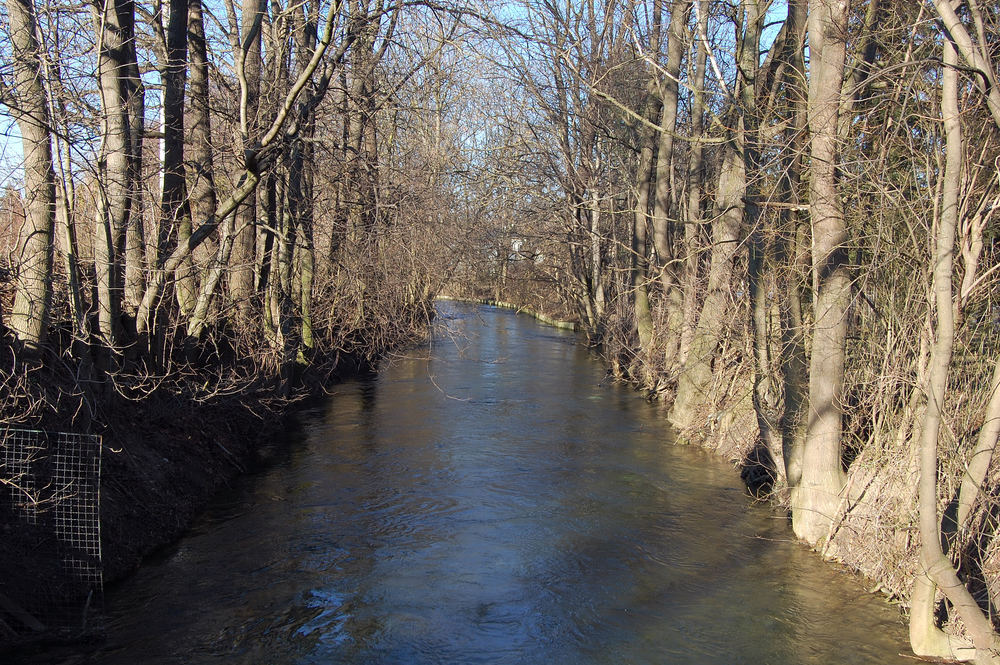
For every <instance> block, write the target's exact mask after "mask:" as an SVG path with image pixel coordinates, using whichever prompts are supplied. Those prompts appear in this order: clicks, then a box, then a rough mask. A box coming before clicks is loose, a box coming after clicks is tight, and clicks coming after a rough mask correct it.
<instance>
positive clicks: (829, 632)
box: [74, 304, 912, 665]
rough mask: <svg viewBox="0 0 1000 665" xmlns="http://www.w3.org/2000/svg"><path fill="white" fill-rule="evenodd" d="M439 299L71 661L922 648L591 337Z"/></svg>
mask: <svg viewBox="0 0 1000 665" xmlns="http://www.w3.org/2000/svg"><path fill="white" fill-rule="evenodd" d="M440 311H441V317H440V318H439V321H438V328H437V331H436V334H435V335H434V337H433V340H432V343H431V344H430V346H429V348H425V349H421V350H417V351H414V352H412V354H411V356H410V357H407V358H403V359H397V360H395V361H394V362H392V363H390V364H387V365H386V366H385V367H384V369H383V370H382V371H381V373H380V374H379V375H378V377H377V378H376V379H373V380H370V381H361V382H355V383H348V384H345V385H342V386H338V387H337V389H336V394H335V395H333V396H332V397H331V398H330V399H329V401H328V402H327V404H326V405H325V407H324V408H322V409H318V410H315V411H314V412H312V413H310V414H307V415H306V416H305V417H304V430H305V433H306V434H305V437H304V440H302V441H300V442H295V443H294V444H293V445H292V447H291V450H290V451H289V452H288V453H287V455H286V456H285V458H284V459H283V460H282V461H281V462H280V463H279V464H277V465H276V466H273V467H271V468H269V469H268V470H267V471H265V472H263V473H262V474H259V475H256V476H252V477H250V478H248V479H246V480H245V481H244V482H242V484H241V486H239V487H237V488H235V489H233V490H232V491H230V492H229V493H228V494H227V495H225V496H222V497H220V498H219V500H218V501H217V502H216V503H215V504H214V505H213V506H212V508H211V509H210V510H209V511H208V512H207V514H206V515H204V517H203V518H202V519H201V520H200V522H199V523H198V525H197V526H196V528H195V529H194V530H193V531H192V532H191V533H190V534H189V535H187V536H186V537H185V538H184V539H183V540H182V541H181V542H180V543H179V544H178V545H177V546H175V547H174V548H173V549H172V550H171V551H170V552H168V553H167V554H166V555H165V556H163V557H161V558H160V559H159V560H157V561H155V562H152V563H150V564H148V565H146V566H144V567H143V568H142V570H141V571H140V572H139V573H138V574H137V575H136V576H135V577H134V578H132V579H131V580H129V581H128V582H127V583H126V584H124V585H121V586H120V587H118V588H117V589H115V590H114V591H112V592H111V593H110V594H109V598H108V610H109V613H110V614H111V618H110V624H111V625H110V630H109V633H110V635H109V640H108V642H107V643H106V645H105V646H104V647H103V648H102V650H101V651H100V652H99V653H96V654H94V655H92V656H91V657H90V658H89V659H87V660H84V661H79V660H76V659H74V662H92V663H108V664H118V663H121V664H128V665H133V664H137V663H148V664H166V663H171V664H173V663H261V664H271V663H274V664H285V663H317V664H320V663H322V664H327V663H364V664H367V663H447V664H451V663H456V664H463V663H542V664H544V665H556V664H561V663H566V664H586V663H608V664H620V663H679V664H681V663H682V664H685V665H690V664H700V663H712V664H716V663H717V664H732V663H748V664H753V665H779V664H784V663H788V664H812V663H815V664H817V665H819V664H823V665H827V664H829V663H839V664H841V665H844V664H850V663H872V664H879V665H883V664H887V663H912V660H909V659H906V658H903V657H900V656H899V655H898V654H900V653H901V652H907V648H906V643H905V631H904V626H903V624H902V622H901V620H900V618H899V614H898V612H897V611H896V610H895V609H894V608H892V607H890V606H889V605H887V604H886V603H884V602H883V601H881V600H880V599H879V598H877V597H873V596H869V595H866V594H865V593H864V592H863V590H862V589H861V587H860V586H859V585H858V584H857V583H856V582H855V581H854V580H853V579H852V578H851V577H849V576H847V575H845V574H844V573H841V572H839V571H837V570H836V569H834V568H833V567H831V566H829V565H828V564H824V563H822V562H820V561H819V560H817V558H816V557H815V556H814V555H813V554H811V553H809V552H808V551H807V550H805V549H804V548H802V547H801V546H799V545H797V544H796V543H793V542H790V540H791V533H790V530H789V528H788V525H787V523H786V522H785V521H783V520H780V519H777V518H776V517H775V516H774V514H773V513H772V512H771V511H770V510H769V509H768V508H767V507H766V506H760V505H751V504H750V503H749V501H748V499H747V498H746V496H745V493H744V490H743V487H742V485H741V484H740V481H739V478H738V476H737V474H736V472H735V471H734V470H733V469H731V468H730V467H729V466H728V465H726V464H725V463H724V462H722V461H720V460H718V459H716V458H714V457H712V456H710V455H708V454H706V453H704V452H701V451H698V450H692V449H689V448H681V447H675V446H672V445H671V434H670V431H669V429H668V428H667V427H666V425H665V424H664V419H663V414H662V413H661V412H659V411H658V410H657V408H656V406H654V405H650V404H647V403H646V402H645V401H643V400H642V399H641V398H640V397H639V396H638V395H637V394H636V393H635V392H633V391H631V390H629V389H628V388H624V387H620V386H615V385H604V386H601V385H599V384H600V381H601V378H602V376H603V371H602V369H601V366H600V364H599V362H598V361H597V360H596V359H595V358H594V357H592V356H591V355H589V354H588V353H587V352H586V351H585V350H584V349H582V348H581V347H580V346H578V345H577V344H576V343H575V339H574V338H573V336H572V335H570V334H567V333H564V332H561V331H558V330H555V329H552V328H548V327H544V326H542V325H540V324H538V323H536V322H535V321H533V320H531V319H528V318H522V317H517V316H515V315H513V314H511V313H509V312H505V311H499V310H493V309H476V308H472V307H470V306H462V305H452V304H442V305H440ZM428 355H429V357H428Z"/></svg>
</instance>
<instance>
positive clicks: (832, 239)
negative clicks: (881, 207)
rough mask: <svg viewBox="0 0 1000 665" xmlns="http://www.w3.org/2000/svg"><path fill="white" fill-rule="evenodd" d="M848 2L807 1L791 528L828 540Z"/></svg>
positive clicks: (835, 448)
mask: <svg viewBox="0 0 1000 665" xmlns="http://www.w3.org/2000/svg"><path fill="white" fill-rule="evenodd" d="M847 16H848V8H847V2H844V1H842V0H811V1H810V3H809V52H810V56H811V72H810V79H809V130H810V155H811V158H812V161H811V180H810V186H809V213H810V217H811V222H812V237H813V256H812V260H813V265H812V267H813V281H814V284H815V286H816V289H817V290H816V294H815V297H814V306H813V307H814V312H815V314H814V324H813V346H812V357H811V359H810V365H809V417H808V421H809V422H808V427H807V433H806V443H805V447H804V449H803V454H802V476H801V479H800V481H799V483H798V485H796V486H795V487H793V488H792V492H791V500H792V529H793V530H794V532H795V535H797V536H798V537H799V538H801V539H803V540H805V541H806V542H808V543H809V544H810V545H813V546H817V545H820V544H821V543H823V541H824V540H825V539H826V537H827V535H828V534H829V532H830V527H831V524H832V521H833V520H834V519H835V516H836V513H837V510H838V507H839V505H840V500H841V492H842V491H843V488H844V472H843V470H842V468H841V461H840V454H841V449H840V443H841V427H842V419H843V400H842V398H843V393H844V364H845V361H846V349H847V311H848V307H849V306H850V299H851V278H850V274H849V272H848V266H847V239H848V238H847V226H846V223H845V220H844V211H843V203H842V201H841V199H840V192H839V188H838V185H837V161H838V158H839V150H838V147H837V130H838V124H837V123H838V120H839V108H840V94H841V87H842V85H843V81H844V58H845V52H846V45H845V38H846V35H847Z"/></svg>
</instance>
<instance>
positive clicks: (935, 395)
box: [910, 39, 996, 663]
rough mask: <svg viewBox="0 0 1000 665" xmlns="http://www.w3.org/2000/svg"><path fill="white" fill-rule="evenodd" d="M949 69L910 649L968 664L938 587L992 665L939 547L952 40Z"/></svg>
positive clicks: (950, 234) (978, 656)
mask: <svg viewBox="0 0 1000 665" xmlns="http://www.w3.org/2000/svg"><path fill="white" fill-rule="evenodd" d="M944 65H945V66H944V69H943V72H942V86H941V114H942V116H943V120H944V131H945V169H944V175H943V183H942V186H941V215H940V220H939V222H938V232H937V239H936V240H937V241H936V243H935V244H936V251H935V256H934V282H933V283H934V299H935V305H936V310H937V324H936V326H935V333H936V337H935V341H934V349H933V351H932V353H931V364H930V370H929V374H928V386H927V406H926V410H925V411H924V422H923V427H922V429H921V436H920V451H919V459H920V481H919V485H918V504H919V510H920V564H921V568H922V570H921V575H923V576H924V578H923V579H921V580H920V581H919V582H918V585H921V588H920V591H921V593H919V594H914V598H913V602H912V606H911V612H910V643H911V647H912V648H913V651H914V653H916V654H917V655H920V656H934V657H938V658H953V657H958V658H962V659H968V656H969V654H968V653H967V651H966V650H961V649H958V648H956V647H955V645H954V644H952V641H951V640H947V639H945V638H943V637H942V636H941V635H940V634H939V629H937V627H936V626H935V624H934V587H935V586H937V587H938V588H940V589H941V590H942V591H943V592H944V594H945V596H946V597H947V598H948V600H949V601H950V602H951V604H952V605H953V606H954V607H955V609H956V610H957V611H958V613H959V615H960V616H961V618H962V622H963V623H964V624H965V626H966V628H967V629H968V631H969V634H970V635H971V636H972V641H973V646H974V647H975V653H974V657H975V660H976V662H977V663H990V662H992V655H991V651H992V650H993V648H994V640H995V638H996V635H995V633H994V632H993V626H992V625H991V623H990V620H989V619H988V618H987V617H986V616H985V615H984V614H983V612H982V610H981V609H980V608H979V605H978V604H977V603H976V601H975V599H974V598H973V597H972V594H971V593H969V590H968V589H967V588H966V586H965V585H964V584H963V583H962V582H961V580H959V578H958V574H957V571H956V570H955V567H954V566H953V565H952V563H951V561H950V560H949V559H948V557H947V556H946V555H945V552H944V549H943V547H942V543H941V532H940V518H939V516H938V496H937V477H938V455H937V448H938V433H939V431H940V429H941V420H942V414H943V410H944V402H945V397H946V394H947V390H948V373H949V372H948V370H949V366H950V365H951V359H952V347H953V345H954V340H955V320H954V313H953V305H954V302H953V298H952V262H953V261H954V258H955V257H954V254H955V229H956V228H957V226H958V219H959V194H960V190H961V186H962V161H963V158H964V148H963V145H962V127H961V121H960V115H959V108H958V72H957V71H956V69H955V67H956V65H958V54H957V52H956V50H955V48H954V46H953V44H952V42H951V41H950V40H948V39H945V40H944Z"/></svg>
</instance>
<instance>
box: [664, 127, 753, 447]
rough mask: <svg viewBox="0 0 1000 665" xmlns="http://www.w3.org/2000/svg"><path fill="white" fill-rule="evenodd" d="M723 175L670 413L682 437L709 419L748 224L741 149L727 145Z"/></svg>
mask: <svg viewBox="0 0 1000 665" xmlns="http://www.w3.org/2000/svg"><path fill="white" fill-rule="evenodd" d="M723 150H724V155H723V159H722V171H721V172H720V174H719V186H718V190H717V194H716V201H715V215H716V216H715V220H714V221H713V222H712V259H711V265H710V267H709V273H708V291H707V293H706V294H705V302H704V304H703V305H702V308H701V313H700V315H699V317H698V323H697V325H696V326H695V330H694V334H693V335H692V338H691V347H690V349H689V350H688V354H687V358H686V360H685V363H684V368H683V370H682V371H681V373H680V376H679V377H678V381H677V398H676V399H675V400H674V405H673V408H671V410H670V421H671V422H672V423H673V425H674V427H676V428H677V429H678V430H680V431H682V432H688V431H690V430H691V429H692V428H694V427H695V426H696V425H699V424H700V422H701V421H700V418H699V417H704V416H706V415H708V414H706V413H703V412H702V411H703V408H704V407H705V406H706V405H707V404H708V403H709V402H710V399H711V395H710V392H711V388H712V363H713V361H714V359H715V355H716V351H717V350H718V347H719V342H720V341H721V340H722V336H723V334H724V332H725V330H726V328H727V325H726V312H727V311H728V309H729V300H730V294H731V291H732V279H733V267H734V261H735V259H736V252H737V250H738V247H739V232H740V227H741V225H742V223H743V194H744V192H745V191H746V171H745V169H744V164H743V158H742V157H741V156H740V155H739V153H738V151H737V147H736V145H735V144H734V143H733V142H732V141H730V142H727V143H725V144H724V147H723Z"/></svg>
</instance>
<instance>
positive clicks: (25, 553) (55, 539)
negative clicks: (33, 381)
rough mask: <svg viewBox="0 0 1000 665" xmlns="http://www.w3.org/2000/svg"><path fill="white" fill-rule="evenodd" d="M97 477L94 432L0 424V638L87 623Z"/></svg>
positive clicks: (98, 571) (96, 569) (99, 580)
mask: <svg viewBox="0 0 1000 665" xmlns="http://www.w3.org/2000/svg"><path fill="white" fill-rule="evenodd" d="M100 478H101V439H100V437H99V436H95V435H89V434H73V433H66V432H45V431H39V430H24V429H12V428H7V429H0V642H8V643H16V642H20V641H25V640H31V639H34V638H37V637H40V636H45V637H47V638H51V637H59V638H71V637H77V636H81V635H85V634H87V633H88V632H90V631H91V630H92V629H93V626H94V621H95V619H96V618H97V617H98V616H99V613H100V610H101V608H102V603H103V571H102V566H101V532H100V517H99V506H100Z"/></svg>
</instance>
